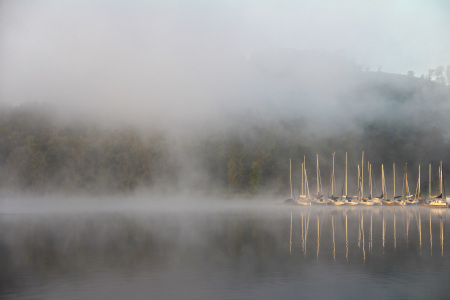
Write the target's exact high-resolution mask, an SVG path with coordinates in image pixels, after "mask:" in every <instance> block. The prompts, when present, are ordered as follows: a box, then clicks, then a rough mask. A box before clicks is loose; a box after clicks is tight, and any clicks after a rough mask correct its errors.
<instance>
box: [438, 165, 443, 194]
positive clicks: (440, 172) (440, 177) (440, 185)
mask: <svg viewBox="0 0 450 300" xmlns="http://www.w3.org/2000/svg"><path fill="white" fill-rule="evenodd" d="M439 191H440V192H441V195H442V160H441V165H440V166H439ZM442 196H443V195H442Z"/></svg>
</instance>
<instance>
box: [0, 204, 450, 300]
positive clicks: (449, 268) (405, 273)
mask: <svg viewBox="0 0 450 300" xmlns="http://www.w3.org/2000/svg"><path fill="white" fill-rule="evenodd" d="M448 214H449V212H448V211H447V210H440V209H436V210H430V209H428V208H419V207H370V208H365V207H284V206H277V205H265V206H264V207H257V206H255V207H254V209H252V207H251V205H250V206H249V205H247V206H245V207H233V206H231V205H230V206H220V207H219V206H218V207H217V208H211V207H210V208H209V209H206V210H204V209H198V210H197V209H190V210H183V209H168V210H158V211H152V210H142V211H139V210H136V211H128V212H124V211H120V210H118V211H109V212H96V213H82V212H78V213H68V212H57V213H55V212H53V213H42V212H41V213H27V214H3V215H0V226H1V235H0V268H1V272H0V298H1V299H127V298H128V299H326V298H328V299H362V298H365V299H449V297H450V284H449V283H450V264H449V257H450V245H448V241H450V236H449V233H450V228H448V227H449V224H447V216H448Z"/></svg>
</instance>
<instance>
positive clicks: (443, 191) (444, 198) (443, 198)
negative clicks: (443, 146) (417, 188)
mask: <svg viewBox="0 0 450 300" xmlns="http://www.w3.org/2000/svg"><path fill="white" fill-rule="evenodd" d="M441 173H442V177H441V179H442V201H444V203H447V196H446V195H445V184H444V170H443V167H442V160H441Z"/></svg>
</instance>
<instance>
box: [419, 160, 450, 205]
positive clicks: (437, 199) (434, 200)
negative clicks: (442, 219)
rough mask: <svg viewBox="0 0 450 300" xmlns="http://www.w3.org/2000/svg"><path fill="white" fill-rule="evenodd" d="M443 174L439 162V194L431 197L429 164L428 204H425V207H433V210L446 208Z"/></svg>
mask: <svg viewBox="0 0 450 300" xmlns="http://www.w3.org/2000/svg"><path fill="white" fill-rule="evenodd" d="M443 177H444V174H443V172H442V161H441V165H440V167H439V191H440V194H439V195H437V196H434V197H431V164H430V166H429V176H428V180H429V182H428V197H429V198H430V199H429V202H428V204H425V205H424V206H427V207H433V208H447V207H448V204H447V201H446V196H445V185H444V179H443Z"/></svg>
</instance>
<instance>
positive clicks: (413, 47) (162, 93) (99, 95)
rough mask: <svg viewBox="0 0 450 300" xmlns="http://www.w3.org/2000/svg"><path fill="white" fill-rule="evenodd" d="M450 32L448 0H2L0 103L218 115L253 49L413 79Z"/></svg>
mask: <svg viewBox="0 0 450 300" xmlns="http://www.w3.org/2000/svg"><path fill="white" fill-rule="evenodd" d="M448 36H450V2H449V1H447V0H434V1H433V0H423V1H418V0H378V1H358V0H355V1H350V0H340V1H318V0H303V1H302V0H298V1H292V0H291V1H287V0H277V1H262V0H233V1H231V0H230V1H222V0H217V1H212V0H179V1H173V0H164V1H163V0H149V1H143V0H141V1H138V0H128V1H125V0H91V1H88V0H64V1H61V0H35V1H33V0H24V1H18V0H2V1H1V2H0V103H5V102H6V103H19V102H26V101H49V102H59V103H65V104H73V105H74V106H83V105H85V106H86V107H89V108H90V109H92V110H93V111H97V112H99V111H104V113H105V114H110V113H113V114H114V113H115V114H123V115H126V114H129V115H133V116H136V117H141V118H145V116H146V113H144V112H146V111H147V110H152V111H154V112H158V114H159V115H170V114H173V111H174V110H178V111H180V110H181V111H182V110H183V109H184V108H187V107H188V108H189V113H190V114H192V115H199V114H204V113H209V114H212V115H214V114H220V111H221V109H222V108H223V103H225V102H226V101H229V99H231V98H233V96H235V95H236V94H239V93H240V91H241V89H245V85H246V73H245V71H242V70H241V65H242V64H243V62H245V60H246V59H247V58H248V57H249V56H250V55H251V54H252V53H253V52H255V51H260V50H266V49H286V48H287V49H298V50H309V49H320V50H327V51H330V52H339V53H344V54H345V55H346V56H347V57H348V58H350V59H352V60H354V61H355V62H356V63H357V64H360V65H363V66H364V67H369V68H370V69H371V70H377V69H378V68H379V67H381V70H382V71H385V72H393V73H401V74H406V72H407V71H408V70H413V71H415V73H416V75H417V76H419V75H421V74H423V73H426V72H427V70H428V69H429V68H434V67H436V66H437V65H448V64H450V39H449V38H448ZM213 98H214V99H215V100H214V101H212V99H213ZM168 103H169V104H170V105H168ZM186 103H191V104H195V105H194V106H192V105H191V106H184V104H186ZM218 103H221V104H220V105H219V104H218ZM130 107H135V108H134V109H130ZM150 116H151V115H150Z"/></svg>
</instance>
